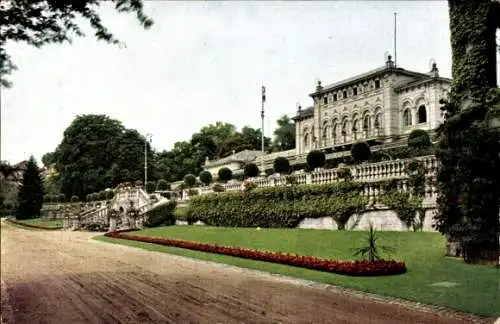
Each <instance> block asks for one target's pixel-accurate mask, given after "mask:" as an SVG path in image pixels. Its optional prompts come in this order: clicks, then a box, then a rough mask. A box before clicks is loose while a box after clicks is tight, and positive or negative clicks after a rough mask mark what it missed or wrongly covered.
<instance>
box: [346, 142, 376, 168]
mask: <svg viewBox="0 0 500 324" xmlns="http://www.w3.org/2000/svg"><path fill="white" fill-rule="evenodd" d="M371 155H372V151H371V150H370V146H369V145H368V144H367V143H366V142H357V143H355V144H354V145H353V146H352V148H351V156H352V159H353V160H354V162H355V163H361V162H364V161H368V160H369V159H370V157H371Z"/></svg>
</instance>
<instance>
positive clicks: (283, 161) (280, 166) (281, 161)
mask: <svg viewBox="0 0 500 324" xmlns="http://www.w3.org/2000/svg"><path fill="white" fill-rule="evenodd" d="M273 170H274V172H275V173H281V174H288V173H290V170H291V168H290V161H288V159H287V158H286V157H282V156H280V157H277V158H276V159H275V160H274V162H273Z"/></svg>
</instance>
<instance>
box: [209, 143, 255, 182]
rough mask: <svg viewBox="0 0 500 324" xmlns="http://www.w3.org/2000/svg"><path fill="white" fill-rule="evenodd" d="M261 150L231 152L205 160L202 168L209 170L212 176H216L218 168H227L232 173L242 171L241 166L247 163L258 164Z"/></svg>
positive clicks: (235, 173)
mask: <svg viewBox="0 0 500 324" xmlns="http://www.w3.org/2000/svg"><path fill="white" fill-rule="evenodd" d="M262 155H263V154H262V151H253V150H243V151H241V152H238V153H235V152H233V154H231V155H230V156H227V157H225V158H222V159H218V160H214V161H209V160H208V159H207V161H206V162H205V165H204V169H205V170H207V171H209V172H210V173H211V174H212V176H213V177H217V176H218V173H219V170H220V169H222V168H229V169H230V170H231V171H232V172H233V175H239V174H242V173H243V168H244V166H245V164H247V163H250V162H252V163H255V164H257V165H258V164H259V157H260V156H262Z"/></svg>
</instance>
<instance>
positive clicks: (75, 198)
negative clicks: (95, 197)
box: [71, 196, 79, 203]
mask: <svg viewBox="0 0 500 324" xmlns="http://www.w3.org/2000/svg"><path fill="white" fill-rule="evenodd" d="M78 200H79V199H78V196H71V202H72V203H74V202H78Z"/></svg>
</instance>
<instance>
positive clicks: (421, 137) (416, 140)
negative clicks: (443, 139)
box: [408, 129, 432, 148]
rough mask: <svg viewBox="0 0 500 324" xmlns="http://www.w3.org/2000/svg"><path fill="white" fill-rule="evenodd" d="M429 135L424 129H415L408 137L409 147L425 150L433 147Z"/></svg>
mask: <svg viewBox="0 0 500 324" xmlns="http://www.w3.org/2000/svg"><path fill="white" fill-rule="evenodd" d="M431 145H432V143H431V139H430V137H429V134H428V133H427V132H426V131H424V130H423V129H415V130H413V131H412V132H411V133H410V135H409V136H408V146H409V147H413V148H423V147H429V146H431Z"/></svg>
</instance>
